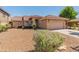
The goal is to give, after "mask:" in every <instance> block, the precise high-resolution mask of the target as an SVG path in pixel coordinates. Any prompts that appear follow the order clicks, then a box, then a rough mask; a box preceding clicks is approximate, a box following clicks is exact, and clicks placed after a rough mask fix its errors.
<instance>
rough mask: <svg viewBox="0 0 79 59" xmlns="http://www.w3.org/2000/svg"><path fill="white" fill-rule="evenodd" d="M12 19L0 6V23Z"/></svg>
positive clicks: (5, 22)
mask: <svg viewBox="0 0 79 59" xmlns="http://www.w3.org/2000/svg"><path fill="white" fill-rule="evenodd" d="M9 21H10V14H9V13H7V12H6V11H4V10H3V9H1V8H0V24H3V25H4V24H8V23H9Z"/></svg>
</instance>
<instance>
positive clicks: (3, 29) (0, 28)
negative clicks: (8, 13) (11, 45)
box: [0, 25, 8, 32]
mask: <svg viewBox="0 0 79 59" xmlns="http://www.w3.org/2000/svg"><path fill="white" fill-rule="evenodd" d="M7 29H8V26H7V25H0V32H2V31H6V30H7Z"/></svg>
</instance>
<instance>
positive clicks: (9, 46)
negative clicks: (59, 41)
mask: <svg viewBox="0 0 79 59" xmlns="http://www.w3.org/2000/svg"><path fill="white" fill-rule="evenodd" d="M33 33H34V30H32V29H8V30H7V31H5V32H1V33H0V51H24V52H27V51H33V50H35V44H36V43H35V41H34V40H33ZM61 35H62V36H63V37H64V38H65V39H64V45H65V46H66V49H65V50H63V51H66V52H70V51H79V39H77V38H74V37H70V36H68V35H63V34H61Z"/></svg>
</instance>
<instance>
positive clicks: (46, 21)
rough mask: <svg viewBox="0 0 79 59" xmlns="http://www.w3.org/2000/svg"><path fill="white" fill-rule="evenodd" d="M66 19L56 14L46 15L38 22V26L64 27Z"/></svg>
mask: <svg viewBox="0 0 79 59" xmlns="http://www.w3.org/2000/svg"><path fill="white" fill-rule="evenodd" d="M67 21H68V19H66V18H62V17H58V16H51V15H50V16H46V17H44V18H42V19H41V21H40V22H39V23H40V24H39V27H40V28H44V29H65V28H67Z"/></svg>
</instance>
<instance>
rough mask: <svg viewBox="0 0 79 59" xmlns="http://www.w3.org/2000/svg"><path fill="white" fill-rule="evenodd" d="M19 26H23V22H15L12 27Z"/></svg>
mask: <svg viewBox="0 0 79 59" xmlns="http://www.w3.org/2000/svg"><path fill="white" fill-rule="evenodd" d="M18 26H22V22H21V21H13V26H12V27H14V28H17V27H18Z"/></svg>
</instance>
